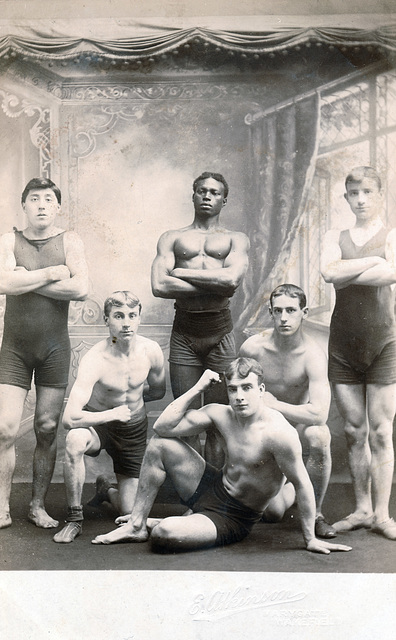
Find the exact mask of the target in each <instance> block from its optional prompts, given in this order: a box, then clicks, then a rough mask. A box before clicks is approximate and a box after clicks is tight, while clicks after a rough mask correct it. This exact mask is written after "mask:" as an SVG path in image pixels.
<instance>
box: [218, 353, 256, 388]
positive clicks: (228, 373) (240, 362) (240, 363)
mask: <svg viewBox="0 0 396 640" xmlns="http://www.w3.org/2000/svg"><path fill="white" fill-rule="evenodd" d="M249 373H255V374H256V376H257V378H258V382H259V384H261V383H262V381H263V375H264V372H263V369H262V367H261V364H260V363H259V362H258V361H257V360H254V358H237V359H236V360H233V361H232V362H230V364H229V365H228V367H227V369H226V370H225V371H224V377H225V379H226V380H231V379H232V378H234V377H235V376H237V377H238V378H247V377H248V375H249Z"/></svg>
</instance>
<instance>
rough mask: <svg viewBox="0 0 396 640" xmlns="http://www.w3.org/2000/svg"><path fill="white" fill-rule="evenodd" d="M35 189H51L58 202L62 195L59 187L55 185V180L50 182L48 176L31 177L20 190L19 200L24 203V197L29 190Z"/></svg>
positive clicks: (59, 202)
mask: <svg viewBox="0 0 396 640" xmlns="http://www.w3.org/2000/svg"><path fill="white" fill-rule="evenodd" d="M36 189H51V191H53V192H54V194H55V195H56V199H57V201H58V204H61V201H62V196H61V191H60V189H59V187H57V186H56V184H55V182H52V180H50V179H49V178H32V179H31V180H29V182H28V183H27V185H26V187H25V188H24V190H23V191H22V197H21V202H22V204H24V203H25V202H26V198H27V196H28V193H29V191H33V190H34V191H35V190H36Z"/></svg>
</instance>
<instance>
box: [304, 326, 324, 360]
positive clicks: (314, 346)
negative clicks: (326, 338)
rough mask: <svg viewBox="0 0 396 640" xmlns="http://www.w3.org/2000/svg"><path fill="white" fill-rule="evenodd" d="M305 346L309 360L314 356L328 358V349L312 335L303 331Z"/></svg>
mask: <svg viewBox="0 0 396 640" xmlns="http://www.w3.org/2000/svg"><path fill="white" fill-rule="evenodd" d="M302 344H303V348H304V353H305V357H306V358H307V360H308V361H311V360H312V358H326V351H325V349H324V348H323V347H322V345H321V344H319V342H318V341H317V340H316V339H315V338H313V337H312V336H310V335H307V334H306V333H305V332H304V333H303V342H302Z"/></svg>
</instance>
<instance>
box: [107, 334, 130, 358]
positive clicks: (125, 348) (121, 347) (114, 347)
mask: <svg viewBox="0 0 396 640" xmlns="http://www.w3.org/2000/svg"><path fill="white" fill-rule="evenodd" d="M136 340H137V335H136V334H135V335H134V336H133V338H131V339H130V340H122V339H121V338H119V339H118V340H117V338H115V337H112V336H110V337H109V339H108V341H109V346H110V349H111V352H112V353H113V354H114V355H115V356H117V357H123V356H130V355H131V354H132V353H133V352H134V351H135V347H136Z"/></svg>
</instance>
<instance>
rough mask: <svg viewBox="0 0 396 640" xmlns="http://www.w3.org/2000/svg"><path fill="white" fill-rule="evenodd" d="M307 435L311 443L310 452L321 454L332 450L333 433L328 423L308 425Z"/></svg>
mask: <svg viewBox="0 0 396 640" xmlns="http://www.w3.org/2000/svg"><path fill="white" fill-rule="evenodd" d="M305 435H306V438H307V441H308V443H309V448H310V452H317V453H318V454H320V453H323V452H327V451H329V450H330V443H331V434H330V429H329V427H328V426H327V424H321V425H313V426H311V427H308V428H307V429H306V432H305Z"/></svg>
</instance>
